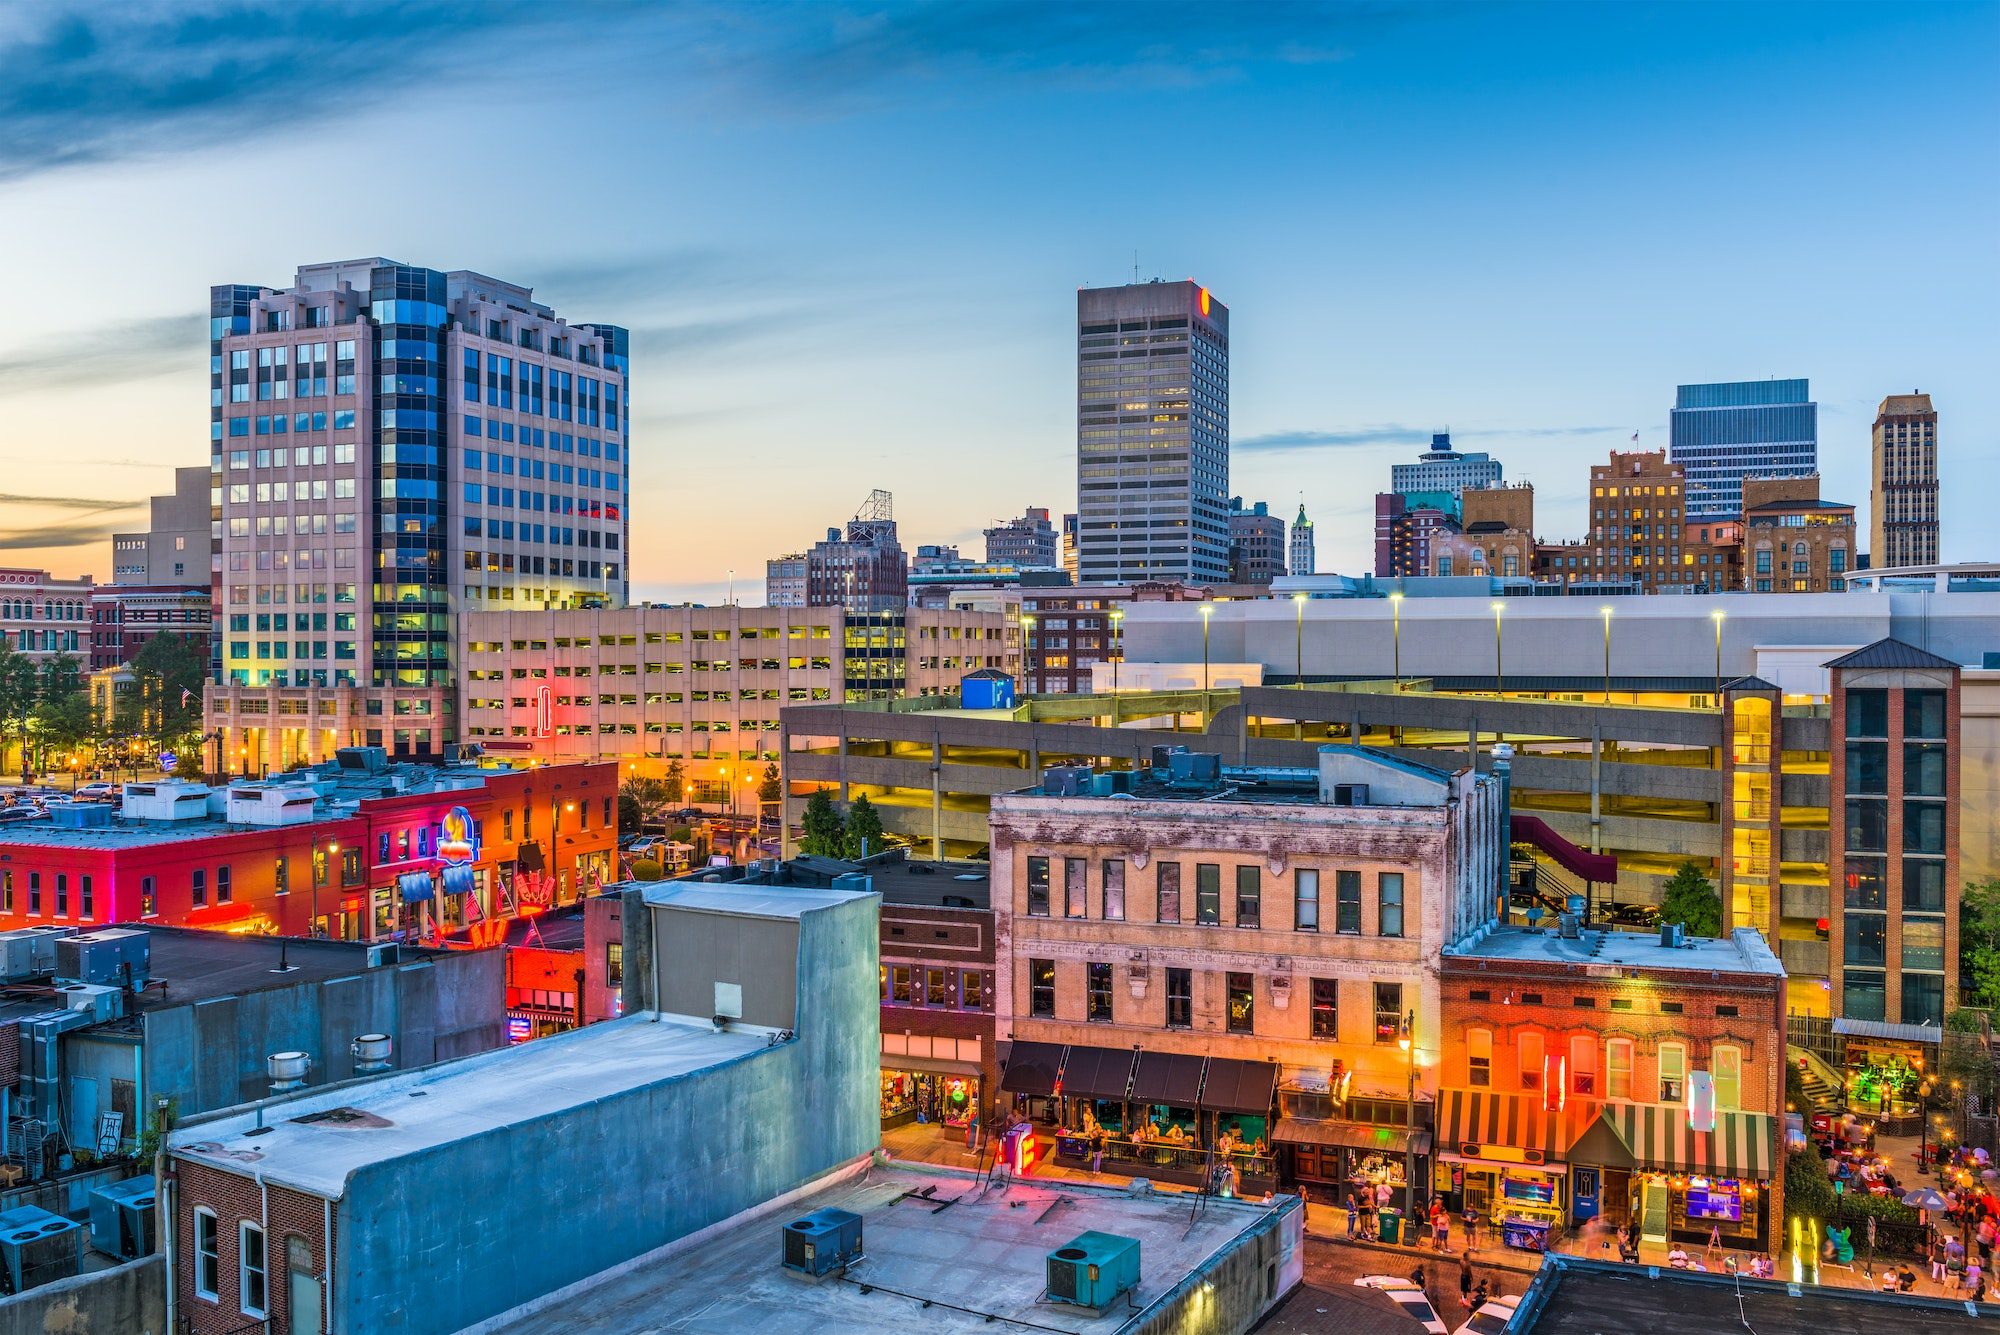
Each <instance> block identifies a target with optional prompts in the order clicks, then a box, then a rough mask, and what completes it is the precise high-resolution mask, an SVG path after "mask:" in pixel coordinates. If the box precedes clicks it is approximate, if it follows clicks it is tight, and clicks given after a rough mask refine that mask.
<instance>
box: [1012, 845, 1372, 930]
mask: <svg viewBox="0 0 2000 1335" xmlns="http://www.w3.org/2000/svg"><path fill="white" fill-rule="evenodd" d="M1185 865H1186V864H1183V863H1181V862H1178V861H1172V862H1163V861H1157V860H1156V861H1155V862H1154V863H1153V887H1152V889H1153V916H1152V919H1151V920H1152V921H1154V922H1158V923H1179V922H1183V921H1191V922H1193V923H1194V924H1195V925H1197V926H1202V927H1217V926H1221V925H1222V922H1223V894H1222V871H1223V867H1222V864H1221V863H1217V862H1197V863H1194V864H1193V867H1194V886H1193V889H1194V900H1193V903H1192V904H1191V905H1190V904H1187V903H1185V902H1184V897H1183V889H1184V877H1183V874H1182V873H1183V870H1184V866H1185ZM1058 869H1059V870H1060V872H1061V875H1062V885H1061V891H1060V897H1058V895H1057V889H1056V886H1055V884H1054V882H1053V877H1054V875H1055V873H1056V871H1057V870H1058ZM1230 871H1231V888H1232V891H1233V893H1232V895H1231V897H1230V902H1229V910H1230V921H1231V923H1233V925H1235V926H1237V927H1244V928H1262V927H1263V926H1265V922H1264V868H1263V867H1262V866H1260V865H1257V864H1254V863H1251V864H1242V863H1239V864H1236V865H1235V866H1233V867H1231V868H1230ZM1027 873H1028V886H1027V913H1028V916H1029V917H1034V918H1047V917H1054V916H1058V914H1057V912H1056V910H1057V909H1058V908H1059V909H1060V915H1059V916H1061V917H1064V918H1072V919H1088V918H1092V917H1095V918H1098V919H1101V920H1103V921H1106V922H1122V921H1125V920H1126V918H1127V891H1126V879H1127V878H1126V864H1125V859H1123V858H1104V859H1101V860H1100V861H1099V864H1098V873H1097V876H1096V878H1095V880H1096V885H1095V886H1094V887H1093V885H1092V883H1091V882H1092V877H1091V874H1090V859H1088V858H1074V857H1050V856H1044V855H1042V854H1031V855H1030V856H1029V857H1028V860H1027ZM1321 874H1322V873H1321V869H1319V868H1317V867H1299V868H1296V869H1294V870H1293V872H1292V874H1291V886H1290V900H1291V930H1293V931H1296V932H1317V931H1321V930H1325V927H1324V926H1323V923H1322V915H1321V911H1320V909H1321V895H1320V889H1321ZM1363 877H1364V873H1362V872H1360V871H1354V870H1336V871H1335V872H1334V873H1333V921H1332V924H1331V930H1332V931H1334V932H1335V933H1338V934H1340V935H1343V936H1359V935H1362V934H1363V930H1364V923H1363V916H1364V915H1363V910H1364V908H1365V907H1367V905H1366V904H1365V902H1364V896H1363V893H1362V892H1363ZM1093 907H1095V908H1096V910H1097V911H1096V912H1095V913H1092V912H1091V910H1092V908H1093ZM1404 907H1405V904H1404V879H1403V873H1402V872H1393V871H1385V872H1377V873H1375V894H1374V896H1373V909H1374V913H1373V919H1374V927H1375V931H1374V935H1376V936H1386V937H1400V936H1402V935H1403V934H1404ZM1189 909H1192V910H1193V913H1192V917H1184V916H1183V915H1184V914H1185V913H1186V912H1187V910H1189ZM1139 921H1145V919H1144V918H1140V919H1139ZM1271 925H1272V926H1274V927H1276V926H1279V925H1280V924H1277V923H1272V924H1271Z"/></svg>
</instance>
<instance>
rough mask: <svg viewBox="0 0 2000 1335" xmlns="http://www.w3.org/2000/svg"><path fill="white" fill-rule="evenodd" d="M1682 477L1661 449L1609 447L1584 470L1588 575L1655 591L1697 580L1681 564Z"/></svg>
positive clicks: (1646, 590) (1690, 583)
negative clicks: (1605, 457)
mask: <svg viewBox="0 0 2000 1335" xmlns="http://www.w3.org/2000/svg"><path fill="white" fill-rule="evenodd" d="M1684 490H1685V482H1684V479H1683V477H1682V473H1681V467H1680V465H1679V464H1675V463H1669V462H1667V452H1666V451H1665V450H1633V451H1630V452H1627V451H1621V450H1613V451H1612V452H1611V459H1610V462H1608V463H1605V464H1600V465H1598V466H1595V467H1593V468H1592V469H1591V470H1590V536H1589V537H1588V538H1587V539H1586V540H1585V541H1586V543H1587V545H1588V546H1589V548H1590V553H1589V559H1590V562H1591V569H1590V576H1591V578H1592V579H1596V580H1629V581H1631V582H1632V583H1634V584H1637V585H1638V586H1639V588H1640V589H1641V591H1643V592H1646V593H1657V592H1659V591H1660V590H1661V589H1664V588H1679V587H1681V586H1685V585H1692V584H1695V583H1697V582H1698V581H1696V579H1695V578H1694V574H1693V571H1692V569H1690V568H1688V567H1686V566H1684V565H1683V563H1682V560H1681V557H1682V552H1681V540H1682V538H1683V536H1684V533H1683V527H1682V523H1683V520H1684V518H1685V513H1684V508H1685V499H1686V498H1685V496H1684V495H1683V492H1684Z"/></svg>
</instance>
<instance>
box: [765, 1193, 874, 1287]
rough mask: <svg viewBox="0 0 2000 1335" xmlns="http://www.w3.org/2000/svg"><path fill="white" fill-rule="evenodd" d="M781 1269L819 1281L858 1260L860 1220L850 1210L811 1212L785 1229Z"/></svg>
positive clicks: (859, 1252)
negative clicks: (783, 1267)
mask: <svg viewBox="0 0 2000 1335" xmlns="http://www.w3.org/2000/svg"><path fill="white" fill-rule="evenodd" d="M784 1248H785V1256H784V1266H785V1269H787V1270H789V1271H791V1272H793V1273H794V1274H799V1275H805V1276H806V1277H808V1278H810V1279H819V1278H821V1277H822V1276H825V1275H829V1274H832V1273H833V1272H834V1271H836V1270H842V1269H845V1268H846V1267H848V1266H850V1265H853V1264H854V1263H855V1262H856V1261H858V1260H860V1259H861V1216H860V1215H858V1214H855V1213H854V1212H853V1211H851V1210H834V1209H826V1210H814V1211H813V1212H812V1213H811V1214H809V1215H807V1216H805V1217H804V1218H803V1219H794V1220H793V1221H792V1222H791V1223H789V1224H786V1225H785V1230H784Z"/></svg>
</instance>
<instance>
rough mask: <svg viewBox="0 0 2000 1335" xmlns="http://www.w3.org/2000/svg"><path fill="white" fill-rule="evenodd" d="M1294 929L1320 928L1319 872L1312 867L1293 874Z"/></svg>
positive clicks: (1300, 869)
mask: <svg viewBox="0 0 2000 1335" xmlns="http://www.w3.org/2000/svg"><path fill="white" fill-rule="evenodd" d="M1292 930H1293V931H1295V932H1317V931H1318V930H1319V873H1318V872H1317V871H1314V870H1313V869H1312V868H1310V867H1301V868H1299V870H1298V871H1296V872H1294V873H1293V874H1292Z"/></svg>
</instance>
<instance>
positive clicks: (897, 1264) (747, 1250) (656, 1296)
mask: <svg viewBox="0 0 2000 1335" xmlns="http://www.w3.org/2000/svg"><path fill="white" fill-rule="evenodd" d="M1058 1187H1059V1188H1060V1189H1058ZM926 1188H928V1189H930V1193H931V1194H930V1198H929V1199H916V1198H905V1197H906V1193H910V1192H917V1191H923V1190H925V1189H926ZM1189 1199H1190V1198H1189V1197H1188V1196H1186V1195H1184V1194H1179V1193H1162V1194H1159V1195H1142V1196H1132V1195H1128V1194H1127V1193H1126V1192H1125V1191H1124V1190H1122V1189H1113V1188H1110V1187H1096V1186H1085V1185H1082V1184H1078V1183H1070V1182H1063V1183H1060V1184H1056V1183H1044V1182H1029V1183H1025V1184H1024V1183H1021V1182H1016V1183H1015V1184H1013V1185H1012V1186H1009V1187H1007V1188H1005V1189H998V1188H994V1189H982V1188H981V1187H980V1185H979V1183H978V1180H977V1179H976V1178H975V1177H973V1176H972V1175H971V1174H968V1173H953V1172H950V1171H949V1170H936V1169H930V1168H928V1167H925V1168H922V1169H913V1168H908V1167H905V1166H902V1165H890V1166H888V1167H882V1168H871V1169H869V1170H868V1171H867V1172H865V1173H864V1174H862V1175H861V1176H860V1177H857V1178H853V1179H850V1180H848V1181H846V1182H843V1183H840V1184H838V1185H835V1186H830V1187H828V1188H826V1189H825V1190H822V1191H818V1192H814V1193H813V1194H811V1195H810V1196H808V1197H806V1198H804V1199H801V1200H798V1201H794V1202H792V1203H791V1204H789V1205H787V1206H786V1207H785V1208H784V1209H783V1210H782V1211H765V1212H761V1213H759V1214H758V1215H756V1216H754V1217H751V1218H749V1219H745V1220H741V1221H739V1222H737V1223H734V1224H732V1225H728V1226H726V1227H724V1228H723V1229H721V1230H720V1231H719V1232H718V1233H717V1234H716V1235H714V1236H710V1237H706V1238H704V1239H703V1240H702V1241H701V1243H700V1244H699V1245H698V1246H694V1247H688V1248H685V1249H684V1250H681V1251H678V1252H675V1253H673V1254H671V1255H668V1256H666V1257H664V1258H662V1259H659V1260H654V1261H648V1262H642V1263H640V1264H638V1265H635V1266H632V1267H629V1268H623V1269H620V1270H617V1271H614V1272H608V1273H606V1274H605V1275H603V1276H600V1277H599V1278H598V1279H596V1280H594V1281H587V1282H586V1285H585V1287H583V1288H582V1289H581V1290H580V1291H576V1292H573V1293H571V1294H567V1295H565V1296H564V1297H563V1299H562V1300H561V1302H559V1303H557V1304H553V1305H551V1306H550V1307H549V1308H548V1309H547V1310H545V1311H542V1312H538V1313H534V1314H531V1315H528V1316H523V1317H519V1318H517V1319H515V1320H513V1321H511V1322H502V1323H500V1324H499V1325H498V1327H497V1329H498V1330H499V1331H504V1332H506V1335H570V1333H571V1332H574V1331H579V1330H602V1331H613V1330H632V1331H638V1330H654V1331H660V1330H671V1331H675V1332H680V1333H681V1335H742V1333H743V1332H745V1331H754V1332H756V1333H757V1335H831V1333H832V1332H847V1331H879V1332H891V1333H893V1332H897V1331H910V1332H925V1335H936V1333H938V1332H945V1333H948V1332H953V1331H968V1332H970V1331H980V1332H989V1331H993V1330H1003V1331H1004V1330H1010V1329H1011V1330H1019V1329H1021V1328H1022V1326H1023V1325H1028V1326H1032V1327H1033V1328H1035V1329H1039V1330H1043V1331H1056V1332H1069V1333H1071V1335H1086V1333H1090V1335H1094V1333H1095V1332H1110V1331H1115V1330H1120V1329H1123V1328H1125V1327H1126V1326H1127V1325H1128V1323H1130V1321H1131V1320H1132V1317H1133V1315H1134V1313H1133V1312H1132V1311H1131V1310H1129V1309H1127V1308H1125V1307H1123V1306H1122V1305H1121V1306H1118V1307H1114V1308H1113V1309H1112V1310H1111V1311H1109V1312H1107V1313H1105V1314H1104V1315H1101V1316H1098V1315H1093V1314H1092V1313H1091V1312H1089V1311H1088V1310H1086V1309H1083V1308H1077V1307H1067V1306H1064V1305H1062V1304H1059V1303H1050V1302H1044V1301H1043V1300H1042V1295H1043V1292H1044V1288H1045V1284H1046V1279H1047V1276H1046V1272H1045V1269H1044V1258H1046V1256H1047V1255H1048V1253H1050V1252H1052V1251H1054V1250H1055V1249H1057V1248H1058V1247H1061V1246H1063V1245H1064V1244H1066V1243H1068V1242H1069V1241H1070V1240H1071V1239H1073V1238H1075V1237H1076V1236H1077V1235H1078V1234H1079V1233H1083V1232H1086V1231H1089V1230H1093V1229H1094V1230H1097V1231H1099V1232H1103V1233H1112V1234H1116V1235H1118V1236H1120V1237H1128V1238H1137V1239H1138V1240H1139V1248H1140V1269H1141V1275H1142V1278H1141V1280H1140V1284H1139V1289H1138V1297H1137V1301H1138V1304H1139V1306H1140V1307H1141V1308H1144V1307H1147V1306H1149V1305H1150V1304H1152V1303H1154V1302H1157V1301H1158V1300H1159V1299H1161V1298H1162V1297H1164V1296H1165V1295H1166V1294H1167V1292H1168V1291H1169V1290H1171V1289H1172V1288H1173V1287H1174V1286H1175V1285H1177V1284H1178V1283H1180V1281H1181V1280H1183V1279H1185V1278H1186V1277H1187V1276H1188V1275H1189V1274H1191V1273H1193V1272H1194V1271H1195V1270H1197V1269H1199V1268H1200V1267H1201V1266H1203V1265H1204V1264H1205V1263H1206V1262H1208V1261H1209V1260H1210V1259H1211V1258H1214V1257H1216V1256H1218V1255H1219V1254H1221V1253H1224V1252H1226V1251H1227V1250H1228V1249H1229V1248H1230V1247H1231V1246H1232V1245H1233V1244H1235V1243H1236V1242H1237V1240H1238V1239H1239V1238H1241V1237H1242V1236H1243V1234H1244V1233H1245V1232H1246V1231H1247V1230H1248V1229H1250V1228H1251V1227H1253V1226H1254V1225H1255V1224H1256V1223H1257V1222H1259V1221H1260V1220H1261V1219H1262V1218H1263V1217H1264V1216H1265V1215H1266V1214H1268V1212H1269V1209H1270V1208H1271V1207H1267V1206H1264V1205H1260V1204H1253V1203H1249V1202H1244V1201H1223V1200H1219V1199H1217V1200H1211V1201H1210V1202H1209V1203H1208V1207H1207V1209H1206V1210H1205V1211H1203V1212H1202V1213H1201V1215H1200V1216H1199V1217H1198V1218H1196V1219H1194V1220H1193V1221H1192V1222H1190V1220H1189V1211H1188V1203H1189ZM1285 1199H1286V1200H1287V1201H1290V1200H1291V1199H1292V1198H1285ZM947 1201H949V1202H952V1203H951V1204H950V1205H948V1206H944V1208H940V1206H942V1205H943V1203H944V1202H947ZM829 1207H832V1208H837V1209H842V1210H850V1211H852V1212H854V1213H855V1214H858V1215H860V1216H861V1218H862V1224H861V1229H862V1250H863V1252H864V1253H865V1257H864V1259H863V1260H862V1261H860V1262H859V1263H858V1264H856V1265H855V1266H853V1267H852V1268H851V1269H850V1270H849V1271H848V1274H847V1278H846V1279H844V1280H842V1279H837V1278H828V1279H825V1280H822V1281H821V1282H819V1283H817V1284H812V1283H808V1282H806V1281H804V1280H802V1279H801V1278H799V1277H798V1276H796V1275H794V1274H792V1273H791V1272H790V1271H787V1270H785V1269H783V1268H782V1267H781V1266H780V1265H779V1264H778V1254H779V1248H778V1239H779V1230H780V1228H781V1227H782V1226H783V1225H784V1223H785V1222H786V1221H788V1220H791V1219H796V1218H799V1217H801V1216H803V1215H805V1214H808V1213H810V1212H812V1211H814V1210H822V1209H826V1208H829Z"/></svg>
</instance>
